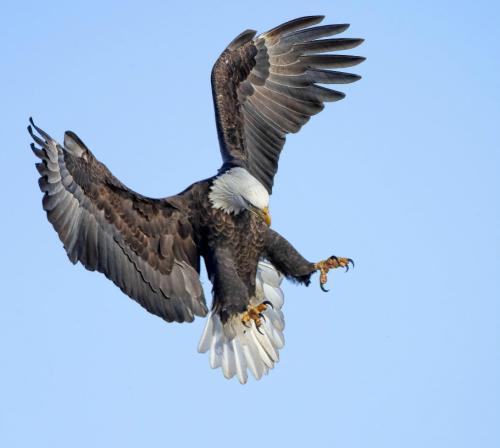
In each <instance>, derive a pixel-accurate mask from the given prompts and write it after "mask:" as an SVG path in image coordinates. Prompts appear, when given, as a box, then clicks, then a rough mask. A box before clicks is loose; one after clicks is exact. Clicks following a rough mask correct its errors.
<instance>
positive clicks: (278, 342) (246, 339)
mask: <svg viewBox="0 0 500 448" xmlns="http://www.w3.org/2000/svg"><path fill="white" fill-rule="evenodd" d="M282 280H283V275H282V274H281V273H280V272H278V271H277V270H276V268H275V267H274V266H273V265H272V264H271V263H269V262H267V261H260V262H259V264H258V267H257V277H256V297H255V298H254V299H253V301H252V302H251V303H250V304H251V305H258V304H259V303H262V302H263V301H266V300H267V301H269V302H271V303H272V305H273V307H270V306H269V307H267V309H266V310H265V311H264V312H263V315H264V319H262V325H261V327H260V328H259V330H260V332H259V330H257V328H256V326H255V323H254V322H251V327H246V326H245V325H243V323H242V322H241V315H236V316H233V317H232V318H230V319H229V320H228V321H227V322H226V323H224V324H223V323H222V322H221V320H220V317H219V315H218V314H217V313H214V312H213V311H211V312H210V313H209V315H208V319H207V323H206V325H205V329H204V330H203V333H202V335H201V339H200V343H199V345H198V351H199V352H200V353H205V352H207V351H209V352H210V353H209V360H210V367H212V369H215V368H218V367H221V368H222V372H223V373H224V376H225V377H226V378H228V379H229V378H232V377H233V376H235V375H236V376H237V377H238V380H239V381H240V383H241V384H245V383H246V382H247V379H248V370H250V372H252V374H253V376H254V377H255V378H256V379H257V380H259V379H260V378H261V377H262V375H264V374H267V373H268V372H269V370H270V369H272V368H273V367H274V364H275V363H276V362H278V360H279V350H280V349H281V348H282V347H283V345H284V344H285V339H284V336H283V330H284V327H285V320H284V318H283V313H282V311H281V307H282V306H283V292H282V291H281V288H280V284H281V281H282Z"/></svg>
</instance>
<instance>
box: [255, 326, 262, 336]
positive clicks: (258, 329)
mask: <svg viewBox="0 0 500 448" xmlns="http://www.w3.org/2000/svg"><path fill="white" fill-rule="evenodd" d="M255 327H256V328H257V331H258V332H259V333H260V334H261V335H262V336H264V333H262V331H260V326H259V327H257V325H256V326H255Z"/></svg>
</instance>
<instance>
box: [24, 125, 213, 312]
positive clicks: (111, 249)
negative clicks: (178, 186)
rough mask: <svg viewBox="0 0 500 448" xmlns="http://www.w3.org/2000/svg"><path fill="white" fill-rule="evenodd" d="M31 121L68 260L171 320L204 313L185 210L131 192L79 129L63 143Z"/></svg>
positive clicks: (46, 204)
mask: <svg viewBox="0 0 500 448" xmlns="http://www.w3.org/2000/svg"><path fill="white" fill-rule="evenodd" d="M30 121H31V125H32V126H33V128H34V129H35V130H36V131H37V132H38V134H39V136H38V135H36V134H35V133H34V131H33V128H32V127H31V126H29V127H28V130H29V132H30V134H31V136H32V137H33V139H34V140H35V142H36V143H37V144H38V145H39V146H40V148H37V147H36V146H35V145H34V144H32V145H31V147H32V149H33V152H34V153H35V154H36V155H37V156H38V157H39V158H40V159H41V160H42V161H41V162H40V163H37V164H36V166H37V169H38V171H39V172H40V176H41V177H40V179H39V185H40V189H41V190H42V192H43V193H45V194H44V196H43V208H44V210H45V211H46V212H47V218H48V219H49V221H50V222H51V224H52V225H53V226H54V229H55V230H56V232H57V233H58V235H59V238H60V239H61V241H62V242H63V244H64V248H65V249H66V252H67V254H68V257H69V259H70V260H71V262H73V263H76V262H77V261H80V262H81V263H82V264H83V265H84V266H85V267H86V268H87V269H89V270H91V271H94V270H97V271H99V272H102V273H103V274H104V275H105V276H106V277H108V278H109V279H110V280H112V281H113V282H114V283H115V284H116V285H117V286H118V287H119V288H120V289H121V290H122V291H123V292H124V293H125V294H127V295H128V296H130V297H131V298H133V299H134V300H136V301H137V302H138V303H139V304H140V305H142V306H143V307H144V308H146V309H147V310H148V311H149V312H151V313H153V314H156V315H157V316H160V317H161V318H163V319H165V320H166V321H168V322H171V321H177V322H184V321H192V320H193V318H194V315H198V316H205V315H206V313H207V307H206V304H205V299H204V296H203V289H202V287H201V284H200V281H199V276H198V273H199V255H198V251H197V248H196V245H195V242H194V237H193V229H192V227H191V225H190V223H189V221H188V220H187V219H186V218H185V217H184V216H183V214H182V212H181V211H179V210H178V209H177V208H175V207H173V206H172V205H171V204H169V203H168V202H167V201H166V200H157V199H150V198H146V197H144V196H141V195H139V194H137V193H135V192H133V191H131V190H129V189H128V188H127V187H125V185H123V184H122V183H121V182H120V181H119V180H118V179H116V178H115V177H114V176H113V175H112V174H111V173H110V172H109V170H108V169H107V168H106V167H105V166H104V165H103V164H102V163H100V162H99V161H98V160H97V159H96V158H95V157H94V156H93V155H92V153H91V152H90V150H89V149H88V148H87V147H86V146H85V145H84V144H83V143H82V141H81V140H80V139H79V138H78V137H77V136H76V135H75V134H74V133H72V132H66V134H65V136H64V146H61V145H59V144H58V143H57V142H56V141H55V140H53V139H52V138H51V137H50V136H49V135H47V134H46V133H45V132H44V131H42V130H41V129H40V128H38V127H36V126H35V125H34V123H33V121H32V120H30Z"/></svg>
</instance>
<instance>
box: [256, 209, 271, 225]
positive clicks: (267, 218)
mask: <svg viewBox="0 0 500 448" xmlns="http://www.w3.org/2000/svg"><path fill="white" fill-rule="evenodd" d="M255 213H256V214H257V215H259V216H260V217H261V218H262V219H263V221H264V222H265V223H266V224H267V225H268V226H271V215H270V214H269V207H264V208H263V209H260V208H256V209H255Z"/></svg>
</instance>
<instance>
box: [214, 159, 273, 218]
mask: <svg viewBox="0 0 500 448" xmlns="http://www.w3.org/2000/svg"><path fill="white" fill-rule="evenodd" d="M208 198H209V199H210V202H211V203H212V207H213V208H217V209H220V210H223V211H224V212H225V213H228V214H231V213H233V214H235V215H238V214H239V213H241V212H242V211H244V210H248V211H250V212H251V213H254V214H256V215H257V216H260V217H261V218H262V219H263V220H264V221H265V223H266V224H267V225H268V226H270V225H271V216H270V215H269V193H268V192H267V190H266V189H265V188H264V186H263V185H262V184H261V183H260V182H259V181H258V180H257V179H256V178H255V177H254V176H252V175H251V174H250V173H249V172H248V171H247V170H246V169H245V168H240V167H236V168H231V169H230V170H228V171H226V172H224V173H223V174H221V175H220V176H217V177H216V178H215V180H214V181H213V183H212V186H211V188H210V193H209V195H208Z"/></svg>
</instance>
